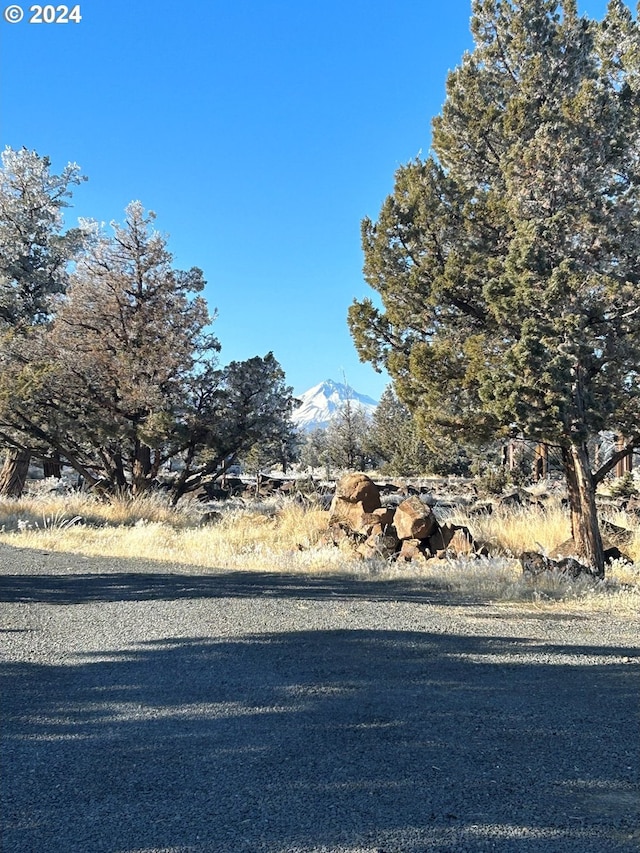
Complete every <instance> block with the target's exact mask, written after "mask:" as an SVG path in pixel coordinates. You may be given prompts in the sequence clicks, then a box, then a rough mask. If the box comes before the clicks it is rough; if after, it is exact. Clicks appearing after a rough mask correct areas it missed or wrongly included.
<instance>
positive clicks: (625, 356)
mask: <svg viewBox="0 0 640 853" xmlns="http://www.w3.org/2000/svg"><path fill="white" fill-rule="evenodd" d="M472 10H473V14H472V21H471V26H472V33H473V36H474V40H475V47H474V49H473V51H472V52H470V53H468V54H465V56H464V57H463V59H462V62H461V64H460V66H459V67H458V68H457V69H455V70H454V71H453V72H451V73H450V75H449V77H448V80H447V95H446V101H445V104H444V106H443V109H442V112H441V114H440V115H439V116H438V117H437V118H436V119H435V120H434V123H433V153H432V155H431V156H430V157H428V158H427V159H426V160H415V161H413V162H410V163H408V164H407V165H405V166H403V167H401V168H400V169H399V170H398V171H397V173H396V178H395V187H394V191H393V193H392V195H390V196H389V197H388V198H387V200H386V201H385V202H384V204H383V206H382V210H381V212H380V216H379V218H378V221H377V222H375V223H374V222H372V221H370V220H369V219H365V220H364V222H363V226H362V234H363V246H364V253H365V266H364V273H365V278H366V280H367V282H368V283H369V285H371V287H372V288H373V289H374V290H376V291H377V293H378V294H379V297H380V300H381V307H379V303H378V304H374V302H373V301H372V300H370V299H364V300H362V301H360V302H355V303H354V304H353V305H352V306H351V308H350V311H349V324H350V328H351V332H352V335H353V338H354V341H355V343H356V347H357V349H358V352H359V355H360V357H361V359H362V360H364V361H370V362H371V363H373V364H374V365H375V366H377V367H385V368H386V369H387V370H388V371H389V373H390V375H391V376H392V378H393V380H394V384H395V387H396V390H397V392H398V394H399V396H400V397H401V398H402V399H403V400H404V401H405V402H407V403H408V404H409V405H410V406H411V407H412V409H413V410H414V411H415V412H416V414H417V417H418V418H419V420H420V422H421V424H422V428H423V430H424V431H425V432H429V433H430V434H433V433H434V432H435V431H436V430H441V431H443V432H444V433H446V434H449V435H455V436H459V437H460V438H461V439H462V438H476V439H478V440H486V439H487V438H488V437H490V436H492V435H493V436H495V435H500V434H503V435H506V434H509V433H520V434H524V435H525V436H526V437H527V438H530V439H535V440H538V441H542V442H547V443H550V444H554V445H556V446H557V447H559V448H560V450H561V454H562V458H563V462H564V472H565V476H566V481H567V486H568V494H569V502H570V509H571V522H572V533H573V537H574V540H575V544H576V549H577V551H578V553H580V554H581V555H582V556H583V557H584V558H585V559H586V561H587V562H588V563H589V564H591V565H592V566H593V567H595V568H596V570H597V571H598V572H599V573H602V572H603V548H602V541H601V537H600V533H599V528H598V521H597V516H596V507H595V488H596V485H597V484H598V482H599V481H600V480H601V479H602V477H603V476H605V474H606V473H607V472H608V471H609V470H611V468H612V467H613V464H614V463H615V458H616V457H615V456H614V458H613V459H612V460H610V461H609V463H608V464H607V465H605V466H604V467H602V468H601V469H600V470H598V471H595V472H594V471H592V470H591V468H590V462H589V458H588V453H587V441H588V439H589V437H590V436H593V435H594V434H596V433H597V432H598V431H600V430H602V429H604V428H608V429H614V430H616V431H618V432H620V433H622V434H623V435H624V436H626V437H627V444H626V447H625V449H623V450H622V451H620V454H623V453H624V452H628V449H629V448H630V447H632V446H634V445H635V444H637V443H638V441H639V439H640V429H639V415H640V387H639V383H638V366H639V365H640V297H639V296H638V284H639V282H640V32H639V27H638V23H637V20H634V17H633V15H632V14H631V12H630V10H629V9H628V7H627V6H625V4H624V3H622V2H620V0H612V2H610V4H609V7H608V10H607V13H606V15H605V17H604V19H603V20H602V21H594V20H589V19H587V18H585V17H582V16H579V15H578V12H577V8H576V3H575V2H574V0H566V2H555V0H519V2H516V0H502V2H500V0H474V2H473V7H472ZM620 454H618V455H620Z"/></svg>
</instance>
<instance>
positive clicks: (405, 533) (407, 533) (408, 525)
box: [393, 497, 438, 539]
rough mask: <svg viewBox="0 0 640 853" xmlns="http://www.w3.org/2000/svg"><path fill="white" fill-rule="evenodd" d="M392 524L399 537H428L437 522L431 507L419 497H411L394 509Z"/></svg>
mask: <svg viewBox="0 0 640 853" xmlns="http://www.w3.org/2000/svg"><path fill="white" fill-rule="evenodd" d="M393 524H394V527H395V528H396V532H397V534H398V538H399V539H428V538H429V536H431V534H432V533H433V532H434V531H435V530H436V528H437V524H438V523H437V521H436V518H435V516H434V514H433V513H432V512H431V509H430V508H429V507H428V506H425V504H423V503H422V501H421V500H420V498H418V497H411V498H408V499H407V500H406V501H403V502H402V503H401V504H400V505H399V506H398V508H397V509H396V512H395V515H394V518H393Z"/></svg>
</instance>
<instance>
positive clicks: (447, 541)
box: [429, 524, 476, 557]
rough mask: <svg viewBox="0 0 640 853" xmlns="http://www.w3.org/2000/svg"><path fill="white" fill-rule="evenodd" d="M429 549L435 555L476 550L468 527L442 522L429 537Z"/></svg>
mask: <svg viewBox="0 0 640 853" xmlns="http://www.w3.org/2000/svg"><path fill="white" fill-rule="evenodd" d="M429 550H430V551H431V553H432V554H435V555H436V556H437V557H444V556H446V554H447V553H451V554H456V555H461V554H472V553H475V552H476V547H475V542H474V540H473V536H472V535H471V532H470V530H469V528H468V527H464V526H463V525H461V524H443V525H441V526H440V527H438V529H437V530H435V531H434V533H433V534H432V535H431V536H430V537H429Z"/></svg>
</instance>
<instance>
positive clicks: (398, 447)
mask: <svg viewBox="0 0 640 853" xmlns="http://www.w3.org/2000/svg"><path fill="white" fill-rule="evenodd" d="M368 442H369V445H370V447H371V451H372V453H373V455H376V456H377V457H378V458H379V459H380V460H381V462H382V463H383V466H382V470H383V471H384V473H388V474H396V475H398V476H401V477H410V476H412V475H415V474H423V473H425V471H427V470H432V468H431V467H430V462H431V461H432V460H431V459H430V458H429V457H430V454H429V453H428V451H427V448H426V446H425V444H424V442H423V441H422V440H421V439H420V436H419V434H418V429H417V426H416V422H415V419H414V417H413V415H412V414H411V412H410V410H409V408H408V407H407V406H406V405H405V404H404V403H403V402H402V401H401V400H399V399H398V397H397V396H396V394H395V392H394V390H393V387H392V386H391V385H389V386H387V388H385V390H384V393H383V395H382V397H381V398H380V402H379V403H378V406H377V407H376V410H375V412H374V413H373V419H372V423H371V429H370V431H369V436H368Z"/></svg>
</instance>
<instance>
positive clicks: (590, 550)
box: [562, 444, 604, 577]
mask: <svg viewBox="0 0 640 853" xmlns="http://www.w3.org/2000/svg"><path fill="white" fill-rule="evenodd" d="M562 456H563V461H564V473H565V477H566V480H567V490H568V493H569V509H570V511H571V536H572V537H573V541H574V542H575V545H576V554H577V555H578V556H579V557H581V558H582V559H583V560H584V561H585V562H586V563H587V565H589V566H590V567H591V568H592V569H593V570H594V571H595V572H596V573H597V574H598V576H599V577H604V549H603V546H602V537H601V536H600V528H599V526H598V513H597V509H596V490H595V485H594V481H593V475H592V473H591V468H590V466H589V454H588V453H587V446H586V444H572V445H570V446H569V447H567V448H564V449H563V451H562Z"/></svg>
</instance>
